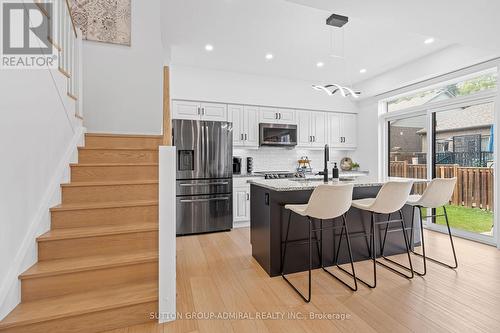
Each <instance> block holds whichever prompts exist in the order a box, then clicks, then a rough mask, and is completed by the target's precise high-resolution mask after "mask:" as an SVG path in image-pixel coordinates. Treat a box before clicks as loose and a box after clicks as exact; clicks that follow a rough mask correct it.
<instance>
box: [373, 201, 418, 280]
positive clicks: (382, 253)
mask: <svg viewBox="0 0 500 333" xmlns="http://www.w3.org/2000/svg"><path fill="white" fill-rule="evenodd" d="M399 218H400V223H401V231H402V232H403V238H404V241H405V247H406V254H407V255H408V262H409V263H410V267H407V266H404V265H402V264H400V263H398V262H396V261H394V260H392V259H390V258H387V257H386V256H385V255H384V247H385V240H386V237H387V232H388V229H389V221H390V215H389V220H388V222H387V223H386V225H385V233H384V241H383V244H382V251H381V256H382V258H383V259H384V260H387V261H388V262H390V263H392V264H394V265H396V266H398V267H401V268H403V269H405V270H407V271H409V272H410V275H406V274H405V273H403V272H400V271H398V270H397V269H394V268H393V267H391V266H388V265H386V264H384V263H383V262H380V261H377V264H379V265H381V266H382V267H384V268H387V269H389V270H390V271H392V272H394V273H396V274H398V275H401V276H402V277H404V278H407V279H413V278H414V277H415V273H414V271H413V264H412V262H411V255H410V252H411V251H410V243H409V242H408V235H407V234H406V229H405V223H404V217H403V212H402V211H401V210H400V211H399ZM396 221H397V220H396Z"/></svg>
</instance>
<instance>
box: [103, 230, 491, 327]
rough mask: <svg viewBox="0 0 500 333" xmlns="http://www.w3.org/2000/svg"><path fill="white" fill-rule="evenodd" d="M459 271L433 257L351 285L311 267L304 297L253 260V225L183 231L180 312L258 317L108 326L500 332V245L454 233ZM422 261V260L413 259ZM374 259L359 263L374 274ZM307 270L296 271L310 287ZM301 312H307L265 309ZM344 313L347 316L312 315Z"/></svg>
mask: <svg viewBox="0 0 500 333" xmlns="http://www.w3.org/2000/svg"><path fill="white" fill-rule="evenodd" d="M426 243H427V244H428V247H427V249H428V251H429V253H433V254H434V255H435V256H436V257H438V258H443V259H444V258H446V255H448V254H449V248H448V246H449V243H448V242H447V241H446V237H445V235H442V234H438V233H435V232H430V231H428V232H427V238H426ZM456 248H457V254H458V258H459V265H460V266H459V268H458V270H457V271H453V270H450V269H446V268H443V267H441V266H438V265H435V264H433V263H429V264H428V275H427V276H426V277H424V278H422V277H416V278H415V279H413V280H411V281H408V280H406V279H403V278H401V277H399V276H397V275H395V274H393V273H391V272H389V271H387V270H385V269H383V268H381V267H379V268H378V271H377V272H378V278H379V279H378V286H377V288H376V289H368V288H366V287H365V286H363V285H361V286H360V289H359V290H358V291H357V292H351V291H350V290H348V289H347V288H346V287H344V286H343V285H342V284H340V283H339V282H337V281H336V280H334V279H332V278H331V277H329V276H328V275H327V274H326V273H324V272H322V271H320V270H315V271H314V272H313V286H312V301H311V303H309V304H305V303H304V302H303V301H302V300H301V299H300V298H299V297H298V295H296V294H295V293H294V292H293V291H292V289H291V288H290V287H289V286H288V285H287V284H286V283H285V282H284V281H283V279H282V278H281V277H275V278H270V277H268V276H267V274H266V273H265V272H264V271H263V270H262V269H261V268H260V266H259V265H258V264H257V263H256V261H255V260H253V258H252V256H251V247H250V243H249V229H248V228H244V229H235V230H233V231H231V232H228V233H214V234H207V235H199V236H189V237H181V238H177V311H178V313H180V314H182V315H184V316H186V314H191V313H193V312H196V313H201V314H205V313H208V314H210V313H215V314H218V313H219V312H220V313H224V312H236V313H242V314H243V315H248V316H252V317H257V315H258V314H260V317H261V318H256V319H254V320H236V319H232V318H231V319H230V320H203V319H201V320H189V319H186V318H184V319H181V320H177V321H175V322H172V323H168V324H164V325H157V324H148V325H141V326H134V327H128V328H124V329H119V330H114V331H110V332H108V333H139V332H140V333H149V332H151V333H153V332H154V333H160V332H161V333H167V332H168V333H170V332H176V333H177V332H179V333H181V332H186V333H187V332H200V333H201V332H217V333H218V332H238V333H240V332H286V333H293V332H333V331H340V332H498V331H499V329H500V316H499V315H498V314H499V313H500V312H499V309H500V251H498V250H497V249H496V248H493V247H489V246H486V245H481V244H478V243H474V242H470V241H467V240H463V239H458V238H457V239H456ZM414 262H415V265H416V266H417V268H420V263H419V262H418V259H417V258H415V259H414ZM370 267H371V266H370V263H369V262H363V263H359V264H357V265H356V268H357V273H358V274H360V275H361V276H362V277H366V278H368V276H369V275H368V274H369V273H370V271H369V268H370ZM306 279H307V277H306V273H300V274H297V275H296V276H293V281H294V282H295V283H298V284H299V286H301V287H303V288H304V287H305V286H306ZM297 313H299V314H302V315H303V317H304V319H286V320H273V319H269V318H265V317H266V316H271V315H273V314H274V315H279V314H284V315H285V316H287V315H289V314H290V315H293V314H295V315H296V314H297ZM310 314H316V315H321V314H325V315H329V314H330V315H335V314H337V315H339V316H340V315H344V316H345V318H344V319H339V318H331V319H312V318H310Z"/></svg>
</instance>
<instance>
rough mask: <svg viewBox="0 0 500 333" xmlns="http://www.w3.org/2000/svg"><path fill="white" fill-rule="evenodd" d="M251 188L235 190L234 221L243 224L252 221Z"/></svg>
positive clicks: (237, 188)
mask: <svg viewBox="0 0 500 333" xmlns="http://www.w3.org/2000/svg"><path fill="white" fill-rule="evenodd" d="M249 208H250V188H249V186H242V187H235V188H234V189H233V220H234V222H242V221H249V220H250V209H249Z"/></svg>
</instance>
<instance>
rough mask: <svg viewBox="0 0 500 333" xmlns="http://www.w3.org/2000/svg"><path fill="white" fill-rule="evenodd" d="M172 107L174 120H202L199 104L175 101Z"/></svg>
mask: <svg viewBox="0 0 500 333" xmlns="http://www.w3.org/2000/svg"><path fill="white" fill-rule="evenodd" d="M172 106H173V108H172V109H173V110H172V111H173V112H172V113H173V114H172V118H173V119H193V120H198V119H200V103H198V102H184V101H174V102H173V103H172Z"/></svg>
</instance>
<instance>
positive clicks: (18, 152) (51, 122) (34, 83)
mask: <svg viewBox="0 0 500 333" xmlns="http://www.w3.org/2000/svg"><path fill="white" fill-rule="evenodd" d="M57 87H64V88H61V89H60V90H58V88H57ZM0 92H1V97H0V117H1V121H0V155H1V156H2V163H0V184H1V186H0V319H1V318H3V317H4V316H5V315H6V314H7V313H8V312H9V311H10V310H11V309H12V308H13V307H14V306H15V305H16V304H17V303H18V302H19V301H20V283H19V281H18V275H19V274H20V273H22V272H23V271H24V270H26V269H27V268H28V267H29V266H31V265H32V264H33V263H34V262H35V261H36V259H37V248H36V240H35V237H36V236H38V235H40V234H41V233H43V232H45V231H47V230H48V228H49V225H50V214H49V208H50V207H51V206H53V205H56V204H58V202H59V199H60V187H59V184H60V183H61V182H64V181H65V179H67V175H68V168H69V166H68V163H69V160H70V159H71V157H74V156H75V155H74V154H75V153H76V152H75V149H76V144H77V140H78V139H79V138H80V137H81V133H82V127H81V124H80V121H79V120H78V119H77V118H75V116H74V114H75V103H74V102H71V100H70V99H69V98H68V97H67V96H66V78H65V77H64V76H63V75H62V74H61V73H59V72H58V71H57V70H56V71H50V70H5V71H2V72H1V74H0ZM71 106H72V107H71Z"/></svg>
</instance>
